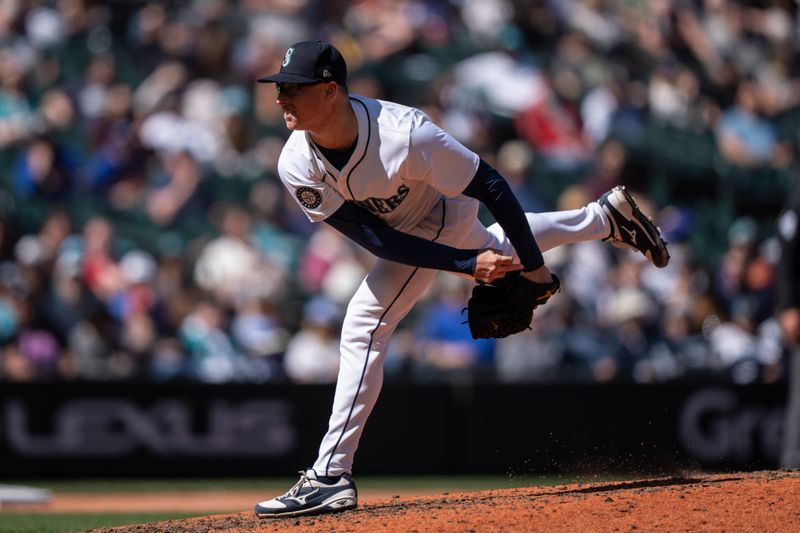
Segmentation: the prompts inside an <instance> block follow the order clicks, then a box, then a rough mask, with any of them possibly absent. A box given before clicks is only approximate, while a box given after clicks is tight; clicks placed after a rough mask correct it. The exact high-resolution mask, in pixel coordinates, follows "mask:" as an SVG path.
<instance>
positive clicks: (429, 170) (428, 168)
mask: <svg viewBox="0 0 800 533" xmlns="http://www.w3.org/2000/svg"><path fill="white" fill-rule="evenodd" d="M410 136H411V138H410V140H409V154H408V171H409V175H408V179H410V180H416V181H422V182H425V183H427V184H428V185H430V186H431V187H433V188H434V189H436V190H438V191H439V192H441V193H442V194H444V195H445V196H447V197H448V198H454V197H456V196H458V195H459V194H461V192H462V191H463V190H464V188H466V186H467V185H468V184H469V182H470V181H471V180H472V178H473V176H474V175H475V171H476V170H477V169H478V162H479V158H478V155H477V154H476V153H475V152H473V151H472V150H469V149H468V148H466V147H465V146H464V145H463V144H461V143H460V142H458V141H457V140H455V139H454V138H453V137H452V136H451V135H450V134H449V133H447V132H446V131H444V130H443V129H441V128H440V127H439V126H437V125H436V124H434V123H433V122H431V120H430V119H429V118H428V117H427V116H426V115H425V114H424V113H422V112H419V113H418V114H417V116H415V117H414V121H413V125H412V128H411V133H410Z"/></svg>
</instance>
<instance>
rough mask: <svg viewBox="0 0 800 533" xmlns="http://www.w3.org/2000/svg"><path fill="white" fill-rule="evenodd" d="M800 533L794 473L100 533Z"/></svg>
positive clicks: (382, 503)
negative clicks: (283, 532) (758, 532)
mask: <svg viewBox="0 0 800 533" xmlns="http://www.w3.org/2000/svg"><path fill="white" fill-rule="evenodd" d="M285 530H290V531H292V532H297V533H300V532H312V531H313V532H318V531H325V532H331V531H335V532H337V533H339V532H352V533H361V532H374V531H392V532H403V533H407V532H427V531H437V532H439V531H443V532H447V531H453V532H455V531H459V532H461V531H466V532H469V531H479V532H491V531H533V532H536V531H548V532H550V531H570V532H574V531H631V530H645V531H673V532H674V531H692V532H694V531H762V532H767V531H786V532H789V531H792V532H794V531H800V472H751V473H733V474H718V475H696V476H686V477H679V478H657V479H645V480H639V481H625V482H608V483H589V484H575V485H563V486H557V487H530V488H520V489H504V490H493V491H483V492H474V493H463V494H442V495H439V496H426V497H399V496H398V497H392V498H385V499H374V500H362V501H361V505H360V506H359V508H358V509H357V510H354V511H348V512H345V513H341V514H336V515H320V516H312V517H305V518H282V519H263V520H259V519H258V518H256V517H255V516H254V515H253V514H252V513H239V514H231V515H215V516H209V517H203V518H194V519H189V520H172V521H167V522H159V523H157V524H148V525H139V526H127V527H121V528H114V529H103V530H97V531H103V532H112V531H113V532H114V533H120V532H126V533H127V532H137V533H150V532H154V533H155V532H166V533H174V532H189V531H191V532H212V531H213V532H220V531H230V532H272V531H285Z"/></svg>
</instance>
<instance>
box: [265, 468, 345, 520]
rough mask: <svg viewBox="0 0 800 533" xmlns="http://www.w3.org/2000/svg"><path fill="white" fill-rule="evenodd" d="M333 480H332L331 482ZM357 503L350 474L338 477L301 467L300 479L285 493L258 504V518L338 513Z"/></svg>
mask: <svg viewBox="0 0 800 533" xmlns="http://www.w3.org/2000/svg"><path fill="white" fill-rule="evenodd" d="M328 481H330V482H328ZM356 506H358V490H356V484H355V482H354V481H353V480H352V478H351V477H350V474H343V475H341V476H339V477H338V478H336V479H331V478H318V477H317V473H316V472H315V471H314V470H312V469H308V470H305V471H303V470H301V471H300V480H299V481H298V482H297V483H295V485H294V486H293V487H292V488H291V489H289V492H287V493H286V494H284V495H283V496H278V497H277V498H273V499H271V500H266V501H263V502H261V503H259V504H257V505H256V509H255V511H256V515H257V516H258V517H259V518H268V517H281V516H300V515H313V514H322V513H338V512H340V511H346V510H348V509H355V508H356Z"/></svg>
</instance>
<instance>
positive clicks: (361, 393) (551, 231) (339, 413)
mask: <svg viewBox="0 0 800 533" xmlns="http://www.w3.org/2000/svg"><path fill="white" fill-rule="evenodd" d="M454 211H457V209H455V210H454ZM527 217H528V222H529V224H530V226H531V230H532V231H533V235H534V237H535V238H536V242H537V243H538V244H539V248H540V249H541V250H542V251H546V250H549V249H551V248H554V247H556V246H560V245H562V244H569V243H576V242H581V241H588V240H596V239H603V238H605V237H607V236H608V235H609V234H610V232H611V227H610V225H609V222H608V219H607V218H606V216H605V214H604V213H603V210H602V208H601V207H600V204H598V203H596V202H592V203H590V204H589V205H588V206H587V207H584V208H581V209H575V210H570V211H556V212H550V213H527ZM473 221H474V222H473ZM467 224H471V225H472V227H471V228H470V227H469V226H467V227H466V228H465V227H464V224H463V223H453V224H450V225H451V229H452V227H455V228H456V229H465V230H466V231H449V230H446V226H447V225H448V221H447V220H446V217H445V216H443V217H442V230H443V231H440V235H439V237H440V238H437V239H436V241H437V242H442V243H444V244H449V245H451V246H456V247H460V248H478V249H480V248H495V249H499V250H502V251H503V253H504V255H513V256H515V257H516V253H515V252H514V248H513V246H512V245H511V243H510V242H509V241H508V239H507V238H506V236H505V233H504V232H503V229H502V228H501V227H500V225H499V224H493V225H492V226H490V227H489V228H485V227H484V226H483V225H482V224H481V223H480V222H479V221H478V220H477V219H476V218H474V217H473V218H472V219H471V221H467ZM458 226H461V228H458ZM436 273H437V271H436V270H430V269H425V268H418V267H413V266H408V265H403V264H399V263H394V262H390V261H385V260H382V259H379V260H378V261H377V263H376V264H375V266H374V267H373V269H372V270H371V271H370V272H369V274H368V275H367V276H366V278H365V279H364V281H363V282H362V283H361V285H360V286H359V288H358V290H357V291H356V293H355V295H354V296H353V298H352V299H351V300H350V304H349V305H348V308H347V313H346V315H345V319H344V323H343V325H342V334H341V345H340V346H341V361H340V366H339V376H338V380H337V383H336V393H335V396H334V400H333V412H332V413H331V417H330V421H329V424H328V432H327V433H326V434H325V437H324V438H323V439H322V444H321V445H320V449H319V456H318V458H317V460H316V462H315V463H314V470H315V471H316V472H317V474H318V475H323V476H337V475H340V474H343V473H346V472H347V473H351V472H352V467H353V457H354V456H355V453H356V448H357V447H358V442H359V439H360V438H361V432H362V431H363V430H364V425H365V424H366V422H367V417H369V414H370V412H371V411H372V408H373V407H374V406H375V402H376V401H377V399H378V394H379V393H380V390H381V386H382V384H383V361H384V358H385V356H386V352H387V347H388V344H389V339H390V337H391V336H392V333H393V332H394V330H395V328H396V327H397V324H398V323H399V322H400V321H401V320H402V319H403V317H405V316H406V314H407V313H408V312H409V311H410V310H411V308H412V307H413V306H414V304H415V303H416V301H417V300H418V299H419V298H420V296H422V294H423V293H424V292H425V290H426V289H427V288H428V287H429V286H430V284H431V283H432V282H433V279H434V276H435V275H436Z"/></svg>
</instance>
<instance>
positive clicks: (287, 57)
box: [281, 47, 294, 67]
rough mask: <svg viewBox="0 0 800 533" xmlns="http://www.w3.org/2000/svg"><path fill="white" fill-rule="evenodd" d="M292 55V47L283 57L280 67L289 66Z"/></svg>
mask: <svg viewBox="0 0 800 533" xmlns="http://www.w3.org/2000/svg"><path fill="white" fill-rule="evenodd" d="M293 53H294V47H292V48H289V49H288V50H286V55H285V56H283V63H281V66H283V67H285V66H287V65H288V64H289V62H290V61H291V60H292V54H293Z"/></svg>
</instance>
